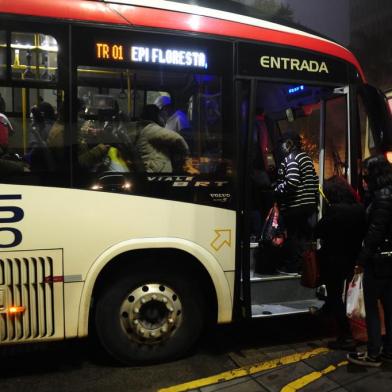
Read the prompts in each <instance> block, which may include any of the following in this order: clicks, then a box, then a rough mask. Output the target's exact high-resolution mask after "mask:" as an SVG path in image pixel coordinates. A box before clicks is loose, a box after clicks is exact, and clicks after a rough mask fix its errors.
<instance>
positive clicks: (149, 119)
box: [135, 105, 189, 173]
mask: <svg viewBox="0 0 392 392" xmlns="http://www.w3.org/2000/svg"><path fill="white" fill-rule="evenodd" d="M138 128H139V129H138V131H137V134H136V136H135V143H136V150H137V152H138V154H139V156H140V158H141V160H142V161H143V164H144V167H145V170H146V171H147V172H149V173H172V172H173V164H172V161H171V156H172V155H176V156H181V157H182V163H183V164H185V162H186V158H187V156H188V155H189V147H188V144H187V143H186V141H185V140H184V138H183V137H182V136H181V135H180V134H178V133H177V132H175V131H173V130H170V129H166V128H162V127H161V126H160V125H159V109H158V107H157V106H156V105H146V106H145V108H144V109H143V113H142V114H141V121H140V122H139V123H138Z"/></svg>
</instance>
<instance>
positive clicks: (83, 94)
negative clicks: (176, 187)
mask: <svg viewBox="0 0 392 392" xmlns="http://www.w3.org/2000/svg"><path fill="white" fill-rule="evenodd" d="M78 100H79V108H78V112H79V121H78V125H77V126H78V134H79V137H78V148H77V150H78V157H77V161H78V163H79V166H80V174H81V175H82V176H83V175H84V174H83V173H90V174H91V173H96V176H98V177H99V176H102V175H107V173H110V172H112V173H113V172H117V173H136V172H147V173H160V174H176V175H186V174H189V175H198V174H216V173H220V174H221V173H222V172H223V173H225V172H227V171H228V166H229V165H228V163H227V162H226V160H225V159H224V157H223V152H222V150H223V147H222V144H223V137H222V113H221V107H222V103H221V80H220V78H219V77H216V76H212V75H197V74H193V73H170V72H154V71H147V70H137V71H131V70H117V69H108V68H93V67H79V68H78ZM154 107H155V109H154ZM155 110H156V114H157V117H156V118H155V114H154V113H152V112H153V111H155ZM147 112H148V116H149V118H143V114H144V116H146V113H147ZM147 155H148V157H149V158H148V159H149V161H148V162H147V161H146V159H147V158H146V156H147ZM153 159H155V160H156V162H152V160H153ZM163 160H166V163H165V164H163ZM167 160H169V162H168V161H167ZM90 177H91V175H90Z"/></svg>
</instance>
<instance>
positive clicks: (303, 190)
mask: <svg viewBox="0 0 392 392" xmlns="http://www.w3.org/2000/svg"><path fill="white" fill-rule="evenodd" d="M275 193H276V194H277V196H278V197H279V200H280V207H281V209H282V210H286V209H288V208H293V207H299V206H314V207H315V206H316V204H317V196H318V177H317V174H316V171H315V170H314V166H313V162H312V160H311V158H310V157H309V155H308V154H306V153H305V152H298V151H293V152H291V153H290V154H289V155H288V156H287V157H286V158H285V159H284V160H283V162H282V163H281V165H280V168H279V170H278V184H277V186H276V188H275Z"/></svg>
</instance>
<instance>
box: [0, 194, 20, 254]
mask: <svg viewBox="0 0 392 392" xmlns="http://www.w3.org/2000/svg"><path fill="white" fill-rule="evenodd" d="M21 198H22V195H1V196H0V200H20V199H21ZM9 213H10V214H11V216H8V214H9ZM23 217H24V211H23V210H22V209H21V208H20V207H15V206H0V224H1V226H0V248H12V247H14V246H17V245H19V244H20V243H21V242H22V233H21V231H20V230H18V229H15V228H14V227H2V224H3V223H16V222H20V221H21V220H22V219H23ZM4 232H9V233H11V234H13V238H14V239H13V241H12V242H9V243H4V242H3V241H4V240H3V238H2V237H3V236H2V234H3V233H4Z"/></svg>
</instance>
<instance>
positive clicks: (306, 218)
mask: <svg viewBox="0 0 392 392" xmlns="http://www.w3.org/2000/svg"><path fill="white" fill-rule="evenodd" d="M280 145H281V152H282V156H283V159H282V162H281V164H280V167H279V169H278V178H277V183H276V185H275V187H274V193H275V197H276V199H277V201H278V204H279V207H280V211H281V213H282V215H283V218H284V222H285V225H286V228H287V242H286V250H287V254H286V257H285V262H284V264H283V265H282V266H281V267H280V268H279V269H278V271H279V272H281V273H284V274H289V275H291V274H292V275H295V274H297V273H298V272H300V269H301V260H302V257H303V252H304V251H305V250H306V248H307V246H308V244H309V243H310V241H311V240H312V223H313V222H312V220H313V219H314V218H315V217H316V214H317V199H318V176H317V174H316V171H315V169H314V165H313V161H312V159H311V158H310V157H309V155H308V154H307V153H306V152H304V151H303V150H302V146H301V137H300V136H299V134H297V133H296V132H294V131H291V130H289V131H286V132H285V133H284V134H283V135H282V138H281V140H280Z"/></svg>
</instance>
